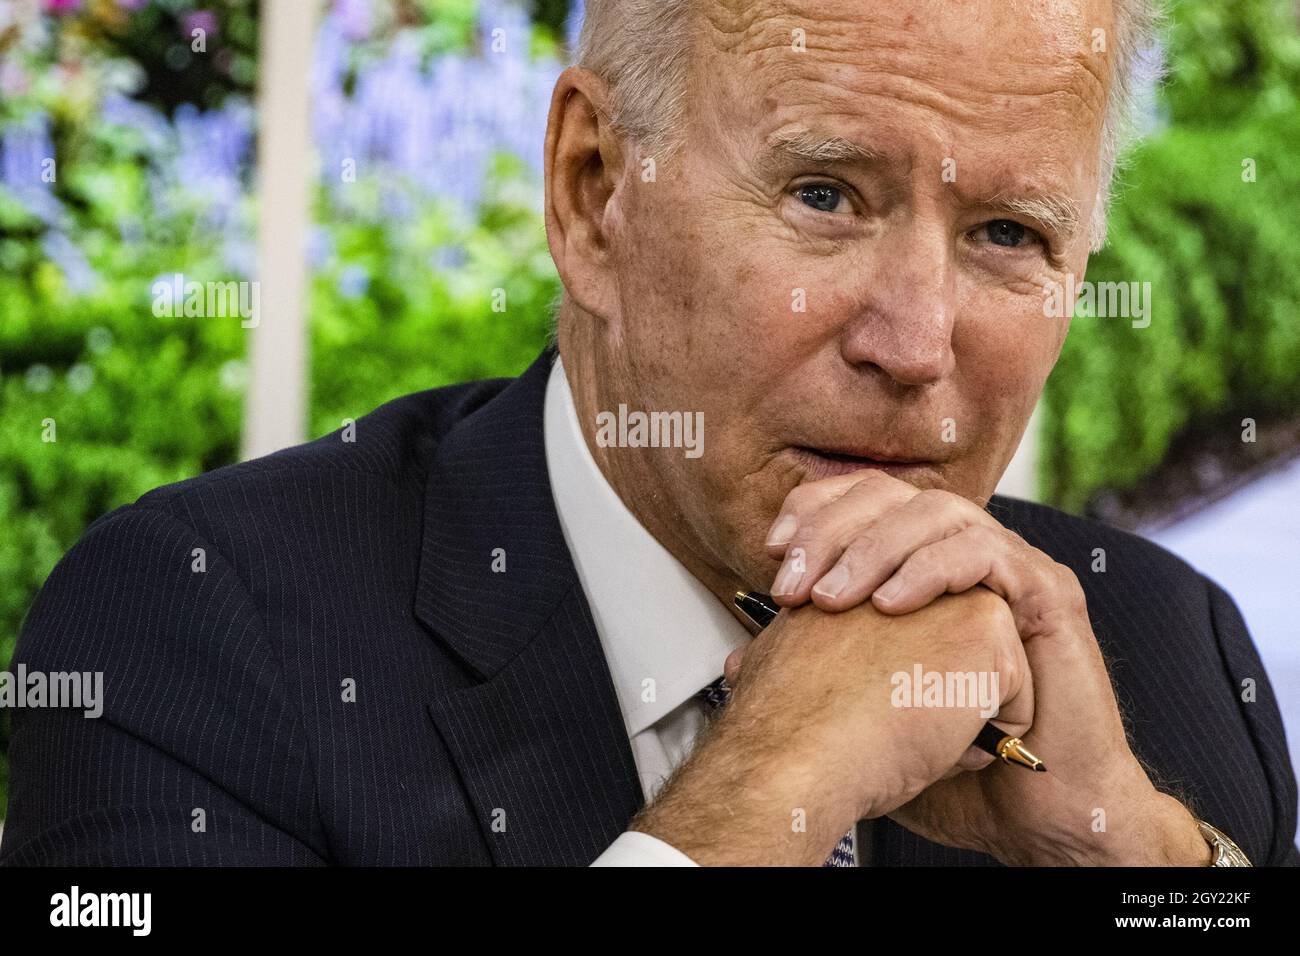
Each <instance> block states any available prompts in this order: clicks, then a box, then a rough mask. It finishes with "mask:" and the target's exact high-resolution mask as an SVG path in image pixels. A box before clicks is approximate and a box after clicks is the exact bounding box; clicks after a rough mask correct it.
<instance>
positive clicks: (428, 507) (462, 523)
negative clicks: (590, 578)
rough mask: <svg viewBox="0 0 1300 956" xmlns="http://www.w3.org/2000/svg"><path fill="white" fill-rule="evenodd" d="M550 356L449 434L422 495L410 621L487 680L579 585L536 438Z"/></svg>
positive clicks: (544, 356) (550, 353) (539, 440)
mask: <svg viewBox="0 0 1300 956" xmlns="http://www.w3.org/2000/svg"><path fill="white" fill-rule="evenodd" d="M554 357H555V353H554V352H553V351H552V350H551V349H547V350H546V351H545V352H543V353H542V355H541V356H540V357H538V359H537V360H536V361H535V362H534V363H533V364H532V365H531V366H530V367H529V368H528V370H527V371H526V372H525V373H524V374H523V375H522V376H520V377H519V378H517V379H515V380H514V381H512V382H511V383H510V384H509V385H507V386H506V387H505V388H504V389H503V390H502V391H501V392H499V393H498V394H497V395H495V396H494V397H492V398H491V399H490V400H489V401H487V402H486V403H484V404H483V405H481V406H480V407H479V408H477V409H476V410H475V411H473V412H472V413H471V414H469V415H468V416H466V417H465V418H463V419H461V420H460V421H459V422H458V423H457V424H456V425H455V426H454V427H453V428H452V429H451V430H450V431H448V432H447V434H446V435H445V436H444V437H443V439H442V441H441V443H440V444H439V447H438V449H437V451H436V453H435V455H434V459H433V465H432V467H431V469H430V474H429V479H428V484H427V486H426V489H425V507H424V534H423V542H422V546H421V554H420V570H419V578H418V581H417V584H416V593H415V615H416V617H417V618H418V619H419V620H420V621H421V622H423V623H424V624H425V625H426V626H427V627H429V628H430V629H432V630H433V631H434V632H435V633H436V634H438V636H439V637H440V638H441V639H442V640H443V641H444V642H445V643H446V644H448V645H449V646H450V647H451V649H452V650H453V651H455V652H456V654H457V655H458V656H459V657H460V658H461V659H462V660H463V661H464V662H465V663H466V664H468V665H469V666H470V667H472V668H473V669H474V670H475V671H477V672H478V673H479V674H480V675H481V676H483V677H485V678H490V677H492V676H493V675H494V674H496V673H497V672H498V671H499V670H500V669H501V668H502V667H503V666H505V664H506V663H507V662H509V661H510V660H511V659H512V658H514V657H515V656H516V655H517V654H518V653H519V652H520V651H521V650H522V649H523V648H524V647H525V646H526V645H527V644H528V642H529V641H530V640H531V639H532V638H533V637H534V636H535V635H536V634H537V633H538V631H539V630H540V628H541V626H542V624H543V623H544V622H545V621H546V620H547V619H548V618H549V617H550V616H551V615H552V614H553V613H554V611H555V609H556V607H557V605H558V604H559V602H560V600H561V599H562V598H563V597H564V596H565V594H567V593H568V591H569V590H570V589H571V588H572V587H573V586H574V584H575V583H576V581H577V575H576V572H575V571H574V568H573V562H572V560H571V559H570V557H569V552H568V548H567V547H566V546H565V543H564V534H563V532H562V531H561V530H560V523H559V519H558V518H557V517H556V514H555V504H554V501H553V499H552V496H551V483H550V478H549V477H548V475H547V472H546V451H545V447H544V445H543V437H542V405H543V399H544V397H545V394H546V381H547V378H548V377H549V375H550V370H551V364H552V361H553V360H554ZM502 569H504V570H502Z"/></svg>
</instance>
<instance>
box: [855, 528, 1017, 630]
mask: <svg viewBox="0 0 1300 956" xmlns="http://www.w3.org/2000/svg"><path fill="white" fill-rule="evenodd" d="M1006 547H1007V545H1006V543H1005V542H1004V541H1003V540H1002V537H1001V536H1000V535H998V533H997V532H996V531H993V530H992V529H989V528H986V527H984V526H983V525H980V526H978V527H972V528H964V529H963V530H961V531H959V532H958V533H957V534H954V535H952V536H951V537H947V538H944V539H943V540H942V541H936V542H934V543H933V544H929V545H926V546H925V547H923V548H918V549H917V550H916V551H914V552H912V554H911V555H910V556H909V557H908V558H907V560H906V561H904V562H903V564H902V567H900V568H899V569H898V570H897V571H895V572H894V573H893V574H892V575H891V576H890V577H889V578H888V580H886V581H884V582H882V583H881V584H880V586H879V587H877V588H876V589H875V590H874V591H873V592H872V594H871V603H872V604H874V605H875V607H876V609H877V610H878V611H881V612H883V613H885V614H909V613H911V612H912V611H915V610H917V609H919V608H923V607H925V606H926V605H927V604H929V603H930V602H931V601H933V600H934V599H935V598H937V597H938V596H939V595H941V594H960V593H961V592H962V591H967V590H969V589H971V588H973V587H974V586H975V585H977V584H986V585H987V586H988V587H989V589H990V590H992V591H995V592H996V593H998V594H1000V595H1002V597H1004V598H1005V597H1006V591H1005V589H1004V588H1003V587H1001V586H1000V585H1006V584H1007V583H1008V579H1009V578H1010V577H1011V576H1012V575H1013V574H1014V572H1011V571H1008V570H1006V569H1005V568H1004V567H1003V565H1004V564H1005V563H1006V556H1005V554H1004V553H1003V551H1004V549H1005V548H1006ZM988 582H995V584H988ZM995 585H999V586H995ZM1013 616H1014V612H1013Z"/></svg>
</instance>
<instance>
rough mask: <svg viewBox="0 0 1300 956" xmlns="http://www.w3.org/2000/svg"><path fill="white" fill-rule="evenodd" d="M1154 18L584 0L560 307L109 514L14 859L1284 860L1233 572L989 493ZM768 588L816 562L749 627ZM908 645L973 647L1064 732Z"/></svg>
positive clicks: (1280, 802) (1092, 213)
mask: <svg viewBox="0 0 1300 956" xmlns="http://www.w3.org/2000/svg"><path fill="white" fill-rule="evenodd" d="M1151 23H1152V11H1151V9H1150V8H1149V6H1148V4H1147V2H1145V0H1114V2H1113V3H1112V2H1108V0H1080V2H1077V3H1070V2H1066V3H1062V2H1052V3H1048V2H1045V0H972V2H967V3H961V4H947V3H935V2H925V0H878V2H872V3H852V2H839V3H826V2H819V3H813V2H811V0H798V2H795V0H787V2H771V3H767V2H735V0H619V2H617V3H615V2H613V0H604V2H591V3H589V5H588V20H587V23H586V25H585V28H584V34H583V40H582V49H581V51H580V58H579V61H580V66H578V67H575V68H572V69H570V70H568V71H566V72H565V73H564V74H563V75H562V76H561V77H560V80H559V82H558V83H557V85H556V89H555V93H554V97H553V101H552V106H551V114H550V126H549V131H548V134H547V141H546V226H547V233H548V237H549V240H550V248H551V252H552V256H553V257H554V260H555V263H556V266H557V267H558V269H559V273H560V276H561V278H562V280H563V284H564V289H565V295H564V299H563V302H562V304H561V306H560V308H559V311H558V316H557V319H558V327H557V332H558V355H557V354H556V351H555V350H553V349H550V350H547V352H546V353H544V354H543V356H542V357H541V358H539V359H538V361H537V362H536V363H535V364H534V365H533V366H532V367H531V368H530V369H529V370H528V371H527V372H526V373H525V374H524V375H523V376H522V377H521V378H519V379H517V380H515V381H512V382H505V381H496V382H480V383H471V384H468V385H463V386H457V387H453V388H449V389H441V390H437V391H432V392H426V393H422V394H418V395H412V396H408V397H406V398H403V399H400V400H398V401H396V402H393V403H390V404H389V405H386V406H384V407H383V408H381V409H379V410H377V411H376V412H374V413H372V414H371V415H370V416H368V417H366V418H364V419H362V420H361V421H359V422H358V423H357V424H356V428H355V434H354V435H353V434H335V435H331V436H327V437H326V438H323V439H320V440H318V441H316V442H313V443H311V444H309V445H306V446H303V447H300V448H295V449H290V450H287V451H285V452H281V453H279V454H276V455H272V456H270V457H268V458H266V459H262V460H258V461H253V462H248V463H245V464H242V465H238V466H235V467H232V468H228V469H223V470H221V471H218V472H215V473H212V474H209V475H205V476H202V477H199V478H196V479H193V480H190V481H187V482H182V483H181V484H178V485H174V486H170V487H167V488H162V489H159V490H157V491H154V492H151V493H150V494H148V495H145V496H144V497H143V498H142V499H140V501H138V502H137V503H135V504H134V505H131V506H128V507H126V508H123V509H120V510H118V511H116V512H114V513H112V514H111V515H109V516H107V517H106V518H104V519H102V520H101V521H100V522H98V523H97V524H96V525H95V526H94V527H93V528H92V529H91V530H90V531H89V532H87V534H86V536H85V538H84V539H83V540H82V541H81V542H80V543H79V544H78V545H77V546H76V547H75V548H74V549H73V550H72V551H71V552H70V553H69V555H68V556H67V557H66V558H65V559H64V561H63V562H62V563H61V564H60V566H59V567H58V568H57V569H56V571H55V572H54V574H53V575H52V576H51V578H50V580H49V582H48V583H47V585H46V587H45V589H44V591H43V592H42V594H41V596H40V598H39V599H38V600H37V602H36V604H35V606H34V607H33V610H32V612H31V614H30V615H29V619H28V621H27V624H26V628H25V632H24V634H23V637H22V639H21V642H20V645H19V653H18V658H19V660H20V661H22V662H23V663H24V664H26V666H27V667H28V668H29V669H35V668H44V669H48V670H92V671H95V670H102V671H103V672H104V674H105V703H104V716H103V717H102V718H101V719H99V720H85V719H83V718H82V717H81V716H80V714H70V713H67V712H63V711H55V710H45V711H27V712H21V713H19V714H18V715H17V719H16V720H15V728H14V737H13V747H12V759H13V791H12V792H13V796H12V802H11V806H10V815H9V822H8V826H7V828H6V831H5V835H4V838H5V843H4V847H3V859H4V861H5V862H10V863H72V862H87V863H146V864H148V863H165V864H231V863H284V864H319V863H342V864H431V863H432V864H443V863H460V864H488V863H496V864H539V863H546V864H587V863H591V862H593V861H594V862H597V863H601V864H639V863H691V862H694V863H699V864H724V865H726V864H732V865H743V864H807V865H820V864H822V863H824V862H828V863H831V864H850V863H854V862H856V863H858V864H860V865H867V864H871V865H891V864H916V863H929V864H963V863H987V862H992V861H1000V862H1003V863H1007V864H1015V865H1032V864H1059V863H1067V864H1169V865H1188V866H1203V865H1210V864H1212V863H1218V864H1221V865H1223V864H1230V863H1242V862H1244V860H1245V859H1246V858H1248V859H1249V860H1250V861H1253V862H1254V863H1272V864H1280V863H1294V862H1296V861H1297V854H1296V850H1295V846H1294V844H1293V834H1294V832H1295V806H1296V788H1295V780H1294V777H1293V774H1292V770H1291V767H1290V765H1289V763H1288V759H1287V756H1286V747H1285V741H1284V737H1283V731H1282V727H1281V723H1280V719H1279V716H1278V710H1277V707H1276V703H1275V700H1274V697H1273V692H1272V689H1271V688H1270V686H1269V684H1268V680H1267V677H1266V676H1265V674H1264V671H1263V669H1262V667H1261V665H1260V662H1259V658H1258V656H1257V654H1256V652H1255V650H1254V648H1253V646H1252V644H1251V640H1250V637H1249V635H1248V634H1247V632H1246V629H1245V627H1244V625H1243V623H1242V620H1241V618H1240V616H1239V614H1238V613H1237V611H1236V609H1235V607H1234V606H1233V603H1232V601H1231V599H1230V598H1229V597H1228V596H1227V595H1226V594H1225V593H1224V592H1223V591H1222V590H1220V589H1219V588H1218V587H1216V586H1215V585H1214V584H1213V583H1211V582H1209V581H1208V580H1206V579H1205V578H1203V577H1201V576H1200V575H1199V574H1197V573H1196V572H1195V571H1193V570H1191V569H1190V568H1188V567H1187V566H1185V565H1184V564H1182V563H1181V562H1179V561H1178V560H1177V559H1175V558H1173V557H1172V556H1170V555H1168V554H1166V553H1164V552H1162V551H1160V550H1159V549H1157V548H1156V547H1154V546H1152V545H1150V544H1147V543H1145V542H1143V541H1141V540H1140V539H1137V538H1134V537H1131V536H1129V535H1126V534H1123V533H1120V532H1118V531H1114V530H1111V529H1107V528H1105V527H1103V526H1100V525H1096V524H1092V523H1088V522H1085V521H1082V520H1079V519H1075V518H1072V517H1069V516H1066V515H1063V514H1059V513H1056V512H1053V511H1051V510H1049V509H1046V508H1042V507H1038V506H1033V505H1028V504H1025V503H1022V502H1016V501H1011V500H1007V499H1000V498H991V497H990V496H991V495H992V493H993V489H994V486H995V484H996V483H997V481H998V479H999V476H1000V475H1001V474H1002V472H1003V470H1004V469H1005V467H1006V466H1007V463H1008V462H1009V461H1010V459H1011V457H1012V455H1013V453H1014V451H1015V449H1016V446H1017V444H1018V442H1019V440H1020V436H1021V434H1022V432H1023V431H1024V428H1025V425H1026V422H1027V420H1028V417H1029V414H1030V411H1031V409H1032V408H1033V406H1034V403H1035V400H1036V399H1037V397H1038V394H1039V392H1040V390H1041V388H1042V385H1043V382H1044V380H1045V379H1046V377H1047V375H1048V373H1049V371H1050V370H1051V368H1052V365H1053V363H1054V361H1055V359H1056V357H1057V354H1058V351H1059V349H1060V348H1061V344H1062V341H1063V340H1064V338H1065V334H1066V329H1067V325H1068V319H1064V318H1054V317H1050V316H1047V315H1045V310H1044V295H1045V290H1048V289H1051V288H1060V287H1064V286H1065V285H1066V283H1067V281H1073V278H1075V277H1081V276H1082V275H1083V273H1084V269H1085V266H1086V263H1087V258H1088V253H1089V250H1090V249H1091V248H1095V247H1096V246H1097V245H1098V244H1099V243H1100V242H1101V240H1102V237H1103V232H1104V221H1105V205H1106V198H1105V197H1106V195H1107V191H1108V187H1109V184H1110V180H1111V174H1112V171H1113V169H1114V163H1115V151H1116V148H1117V143H1118V140H1119V134H1120V132H1121V131H1122V128H1123V125H1124V121H1125V113H1126V110H1127V108H1128V103H1129V99H1130V96H1129V92H1130V86H1131V82H1132V80H1131V77H1132V73H1133V71H1134V69H1135V62H1136V60H1135V50H1136V49H1137V48H1138V46H1139V45H1140V44H1141V43H1142V42H1143V41H1144V40H1145V39H1146V38H1147V37H1148V34H1149V32H1150V28H1151ZM1071 287H1072V286H1071ZM1067 311H1068V310H1067ZM688 426H691V427H688ZM199 556H201V557H202V560H201V561H200V560H199ZM748 590H762V591H767V592H770V593H771V595H772V599H773V600H774V601H775V602H777V603H778V604H779V605H780V606H782V608H783V610H782V612H781V613H780V614H779V615H778V616H777V617H776V619H775V620H774V621H773V622H772V623H771V625H770V626H768V627H767V628H766V629H764V630H762V631H761V632H758V636H757V637H754V636H752V635H753V634H754V633H755V632H757V628H755V627H751V626H748V624H747V623H746V622H747V618H746V616H745V615H744V614H742V613H741V612H740V611H739V610H738V609H737V608H736V607H735V604H734V602H733V596H734V595H735V594H736V592H737V591H748ZM1103 650H1104V651H1105V652H1106V657H1105V658H1104V657H1103V653H1102V652H1103ZM1107 659H1109V661H1110V670H1109V671H1108V669H1107V666H1106V660H1107ZM724 670H725V673H726V676H727V678H728V679H729V684H724V683H719V682H718V680H717V679H718V678H719V677H720V676H722V675H723V674H724ZM914 673H915V674H917V675H921V674H923V673H924V674H937V675H941V677H942V676H944V675H947V676H949V677H950V676H952V675H977V676H978V677H979V678H981V682H980V686H982V687H983V686H987V687H988V688H990V689H991V690H992V693H993V695H994V699H993V700H992V701H991V703H992V704H993V710H996V717H995V718H994V719H995V721H996V724H997V725H998V726H999V727H1001V728H1002V729H1003V730H1005V731H1007V732H1008V733H1011V734H1020V735H1021V736H1022V737H1023V739H1024V741H1025V744H1026V745H1027V746H1028V747H1030V748H1031V749H1032V750H1033V751H1034V752H1035V753H1037V754H1038V755H1039V756H1040V757H1041V758H1042V759H1043V760H1044V761H1045V762H1046V765H1047V772H1046V773H1029V772H1026V771H1024V770H1022V769H1020V768H1018V767H1014V766H1010V765H1007V764H1005V763H995V762H993V758H991V757H989V756H987V755H986V754H984V753H983V752H982V751H980V750H978V749H975V748H973V747H972V742H973V741H974V740H975V739H976V737H977V735H978V734H979V733H980V731H981V728H982V727H983V725H984V722H985V720H986V718H987V717H988V715H989V713H992V712H993V711H992V710H990V711H988V712H985V711H983V710H981V709H980V708H979V707H977V706H975V705H974V702H972V701H966V702H964V703H963V702H956V703H954V702H953V701H951V700H946V699H942V695H938V697H936V699H934V700H931V699H930V696H929V695H928V694H924V695H921V694H918V695H916V697H914V698H911V699H900V695H899V691H900V688H901V687H902V684H903V683H905V682H906V680H907V678H908V676H909V675H912V674H914ZM986 678H987V680H985V679H986ZM941 683H942V681H941ZM948 686H951V683H949V685H948ZM904 697H906V695H904ZM1117 697H1118V701H1117ZM1120 702H1122V705H1121V703H1120ZM723 704H725V706H720V705H723ZM1126 722H1127V725H1128V730H1127V732H1126Z"/></svg>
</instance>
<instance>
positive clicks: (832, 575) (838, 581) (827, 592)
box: [813, 564, 849, 598]
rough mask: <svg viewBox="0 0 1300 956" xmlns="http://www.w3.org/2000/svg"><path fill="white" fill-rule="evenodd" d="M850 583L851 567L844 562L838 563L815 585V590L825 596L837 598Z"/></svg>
mask: <svg viewBox="0 0 1300 956" xmlns="http://www.w3.org/2000/svg"><path fill="white" fill-rule="evenodd" d="M848 583H849V569H848V568H846V567H845V566H844V565H842V564H837V565H835V567H833V568H831V569H830V571H828V572H827V573H826V576H825V577H824V578H822V579H821V580H820V581H818V582H817V583H816V584H815V585H814V586H813V591H814V592H815V593H817V594H820V595H821V596H822V597H824V598H836V597H839V594H840V592H841V591H843V590H844V585H846V584H848Z"/></svg>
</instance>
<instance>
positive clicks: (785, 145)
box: [767, 127, 882, 163]
mask: <svg viewBox="0 0 1300 956" xmlns="http://www.w3.org/2000/svg"><path fill="white" fill-rule="evenodd" d="M767 147H768V153H769V154H772V155H774V156H775V155H784V156H785V157H787V158H789V159H795V160H804V161H806V162H810V163H843V162H860V163H875V162H879V161H880V160H881V158H882V156H881V154H880V153H878V152H876V151H875V150H873V149H868V148H867V147H865V146H862V145H860V144H858V143H855V142H853V141H852V140H848V139H845V138H844V137H843V136H823V135H820V134H818V133H814V132H812V131H811V130H807V129H804V128H803V127H787V128H786V129H783V130H778V131H777V132H775V133H773V134H772V135H771V136H769V137H768V138H767Z"/></svg>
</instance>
